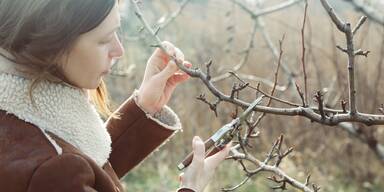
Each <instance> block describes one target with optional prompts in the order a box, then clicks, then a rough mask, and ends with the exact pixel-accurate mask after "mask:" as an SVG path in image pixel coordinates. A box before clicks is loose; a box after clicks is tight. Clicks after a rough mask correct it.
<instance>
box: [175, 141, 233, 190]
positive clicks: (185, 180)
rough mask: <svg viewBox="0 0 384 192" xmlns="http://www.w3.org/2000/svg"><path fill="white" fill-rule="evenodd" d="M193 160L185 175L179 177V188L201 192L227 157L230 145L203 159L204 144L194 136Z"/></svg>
mask: <svg viewBox="0 0 384 192" xmlns="http://www.w3.org/2000/svg"><path fill="white" fill-rule="evenodd" d="M192 147H193V160H192V162H191V164H190V165H189V167H188V168H187V170H186V171H185V173H182V174H181V175H180V181H181V187H182V188H189V189H193V190H194V191H196V192H202V191H203V190H204V188H205V187H206V186H207V184H208V183H209V181H210V180H211V178H212V176H213V174H214V172H215V169H216V167H217V166H218V165H219V164H220V162H222V161H223V160H224V159H225V157H227V155H228V153H229V150H230V148H231V144H228V145H227V146H225V148H224V149H222V150H221V151H219V152H217V153H216V154H214V155H212V156H209V157H207V158H205V147H204V142H203V140H201V138H200V137H198V136H195V137H194V138H193V140H192Z"/></svg>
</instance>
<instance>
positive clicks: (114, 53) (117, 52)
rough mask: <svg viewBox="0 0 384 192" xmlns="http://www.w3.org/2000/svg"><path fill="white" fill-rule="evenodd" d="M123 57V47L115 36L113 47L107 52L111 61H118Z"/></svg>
mask: <svg viewBox="0 0 384 192" xmlns="http://www.w3.org/2000/svg"><path fill="white" fill-rule="evenodd" d="M123 55H124V47H123V45H122V43H121V41H120V39H119V38H118V37H117V36H116V37H115V40H114V42H113V45H112V47H111V50H110V51H109V57H110V58H111V59H119V58H120V57H121V56H123Z"/></svg>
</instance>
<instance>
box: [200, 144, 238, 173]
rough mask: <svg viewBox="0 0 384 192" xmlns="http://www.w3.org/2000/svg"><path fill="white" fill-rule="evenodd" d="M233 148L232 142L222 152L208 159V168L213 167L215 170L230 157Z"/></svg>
mask: <svg viewBox="0 0 384 192" xmlns="http://www.w3.org/2000/svg"><path fill="white" fill-rule="evenodd" d="M231 147H232V142H230V143H229V144H227V145H226V146H225V147H224V148H223V149H222V150H221V151H219V152H217V153H216V154H214V155H212V156H210V157H208V158H207V159H206V166H208V167H211V168H212V169H215V168H216V167H217V166H218V165H219V164H220V162H222V161H223V160H224V159H225V158H226V157H227V156H228V154H229V151H230V149H231Z"/></svg>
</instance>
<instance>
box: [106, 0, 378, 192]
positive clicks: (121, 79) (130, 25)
mask: <svg viewBox="0 0 384 192" xmlns="http://www.w3.org/2000/svg"><path fill="white" fill-rule="evenodd" d="M184 2H185V1H177V0H157V1H143V2H142V4H143V5H142V7H143V10H142V11H143V12H144V14H145V17H146V18H147V19H148V21H149V22H150V23H151V24H154V26H153V27H154V28H156V27H157V26H162V25H163V24H164V23H166V21H167V20H168V18H170V17H171V15H172V14H173V13H175V12H177V11H178V10H179V9H180V8H182V9H181V11H180V13H179V14H177V15H176V17H175V18H174V19H173V20H172V21H171V22H170V23H169V24H167V25H166V26H165V27H164V28H162V29H161V30H160V31H159V36H161V37H162V39H164V40H167V41H170V42H172V43H173V44H175V45H176V46H178V47H179V48H180V49H181V50H182V51H183V52H184V54H185V56H186V59H187V60H189V61H191V62H192V63H193V64H194V65H195V66H196V67H200V68H204V66H202V64H204V63H205V62H206V61H207V60H209V59H212V60H213V65H212V75H213V76H217V75H220V74H225V73H226V72H227V71H228V70H231V69H233V67H234V66H236V65H237V64H238V63H239V62H240V61H241V60H242V59H243V58H244V54H246V53H245V52H244V50H247V48H248V47H249V42H250V39H251V38H253V43H252V47H251V49H249V55H248V59H247V60H246V62H245V63H244V65H243V66H242V67H241V68H240V69H239V70H238V73H241V74H248V75H252V77H257V78H259V79H257V81H252V80H251V79H248V80H247V81H248V82H250V83H251V84H252V85H254V86H256V85H257V83H258V82H260V78H261V79H264V80H270V81H272V82H273V78H274V73H275V70H276V65H275V64H276V63H277V58H276V56H274V55H273V53H272V52H271V43H272V44H273V45H274V46H275V48H277V49H278V44H279V40H280V39H281V38H282V36H283V35H285V40H284V44H283V47H282V49H283V50H284V55H283V58H282V59H283V62H284V64H285V65H286V66H287V68H289V69H290V70H291V72H292V74H291V75H292V77H293V78H294V79H295V81H296V82H297V83H298V84H300V85H301V86H303V73H302V67H301V54H302V53H301V52H302V45H301V32H300V30H301V28H302V23H303V15H304V3H303V2H304V1H302V2H300V3H298V4H295V5H294V6H290V7H287V8H285V9H283V10H280V11H277V12H274V13H271V14H268V15H265V16H262V17H260V18H261V19H262V22H259V24H258V26H257V30H255V31H254V19H252V18H251V17H250V16H249V14H247V13H246V12H245V11H244V10H243V9H241V8H240V7H239V6H238V5H236V4H235V3H234V2H233V1H230V0H226V1H223V0H191V1H189V2H187V3H186V4H185V6H184V5H183V3H184ZM240 2H242V3H244V5H247V7H249V8H250V9H252V10H255V11H257V10H261V8H260V7H259V6H260V4H257V1H251V0H247V1H240ZM258 2H259V3H261V4H262V7H271V6H274V5H278V4H280V3H284V2H285V1H284V0H269V1H261V0H260V1H258ZM329 2H330V3H331V4H332V6H333V7H334V8H335V10H336V11H337V13H338V14H339V15H340V16H341V17H342V18H345V20H348V21H351V22H352V23H353V24H356V22H357V21H358V20H359V18H360V16H361V15H363V13H366V12H364V11H366V10H364V9H362V6H361V5H363V8H369V9H368V10H370V11H372V10H373V11H374V13H375V14H377V15H378V16H379V19H380V18H381V19H382V18H383V17H384V16H383V15H384V13H383V12H382V11H381V10H384V3H383V2H382V1H380V0H376V1H374V0H371V1H368V0H366V1H357V0H345V1H341V0H333V1H331V0H330V1H329ZM308 4H309V5H308V12H307V22H306V26H305V32H306V34H305V45H306V49H307V51H306V55H305V57H306V67H307V78H308V93H309V98H310V99H309V103H311V104H314V103H315V102H314V101H313V100H312V99H311V98H312V96H313V95H314V94H315V92H316V91H317V90H322V91H324V92H325V95H324V97H325V98H324V99H325V103H326V105H327V106H331V107H335V108H339V109H340V108H341V106H340V101H341V100H342V99H347V98H348V89H347V88H348V85H347V83H348V82H347V78H348V76H347V70H346V68H347V65H346V63H347V57H346V56H345V54H343V53H342V52H340V51H339V50H338V49H337V48H336V47H335V46H336V45H345V37H344V35H343V34H342V33H340V32H339V31H338V30H337V28H336V27H335V25H334V24H333V23H332V21H331V20H330V18H329V16H328V15H327V13H326V12H325V11H324V8H323V7H322V6H321V3H320V1H317V0H309V1H308ZM121 9H122V16H123V20H122V30H121V33H120V37H121V39H122V41H123V44H124V47H125V50H126V54H125V56H124V57H123V58H122V60H121V61H119V63H118V64H116V65H115V66H114V69H113V72H112V74H111V75H110V76H108V77H107V79H106V81H107V84H108V87H109V91H110V93H111V97H112V99H113V101H114V103H115V107H116V106H118V104H120V103H122V102H123V101H124V100H125V99H126V98H128V97H129V96H130V94H131V93H132V92H133V90H134V89H135V88H138V87H139V85H140V83H141V80H142V79H141V78H142V76H143V73H144V69H145V65H146V60H147V59H148V57H149V56H150V55H151V53H152V52H153V50H154V48H153V47H150V46H149V45H150V44H153V43H154V42H153V39H152V37H151V36H150V35H149V34H147V33H145V31H144V30H143V29H142V24H141V23H140V21H139V20H138V19H137V18H136V16H135V14H134V10H133V8H132V6H131V4H130V1H125V2H124V4H123V5H122V7H121ZM368 13H369V12H368ZM380 16H381V17H380ZM381 21H384V19H383V20H381ZM260 23H262V24H260ZM355 47H356V48H363V49H364V50H369V51H370V54H369V56H368V57H367V58H365V57H358V58H356V66H355V67H356V76H357V77H356V86H357V89H358V97H357V106H358V108H359V110H360V111H362V112H366V113H377V112H378V110H377V109H378V108H379V106H380V104H381V103H383V102H382V100H381V98H382V97H383V96H384V92H383V90H382V89H381V87H382V86H384V84H383V82H382V81H383V79H382V77H381V74H382V72H383V69H382V68H383V67H382V65H383V64H384V23H380V20H379V22H378V21H374V19H370V18H369V19H368V21H367V22H366V23H365V24H364V25H363V26H362V28H361V29H360V31H359V33H358V34H357V35H356V36H355ZM281 70H282V69H281ZM233 81H234V79H233V78H226V79H224V80H222V81H218V82H217V83H216V85H217V87H219V88H220V89H221V90H223V91H226V92H230V90H231V88H232V85H233ZM288 81H289V80H288V75H287V74H284V73H282V74H281V75H279V79H278V84H279V85H281V86H282V87H284V86H287V85H288ZM260 88H261V89H264V90H270V89H271V87H270V86H268V85H267V84H266V83H261V84H260ZM201 93H206V96H207V99H208V100H212V101H213V100H214V99H215V98H214V96H212V95H210V94H209V91H208V90H207V88H206V87H205V86H204V85H203V84H202V83H201V82H200V81H199V80H198V79H191V80H189V81H188V82H187V83H185V84H183V85H182V86H179V87H178V88H177V89H176V91H175V94H174V96H173V98H172V100H171V102H170V103H169V106H171V107H172V108H173V109H174V110H175V111H176V112H177V114H178V115H179V117H180V119H181V121H182V124H183V129H184V130H183V132H180V133H178V134H177V135H175V136H174V137H173V138H172V139H171V140H170V141H169V142H167V143H166V144H165V145H164V146H162V147H161V149H160V150H159V151H157V152H155V153H153V154H152V155H151V156H149V157H148V158H147V159H146V160H145V161H144V162H143V163H142V164H141V165H140V166H138V167H136V168H135V169H134V170H132V171H131V172H130V173H128V174H127V175H126V176H125V177H124V179H123V180H124V183H125V184H126V185H127V186H129V189H131V190H132V191H133V190H134V191H159V192H161V191H171V190H172V189H175V188H177V186H178V174H179V172H178V170H177V168H176V165H177V164H178V163H179V162H180V160H182V158H183V157H184V156H185V155H186V154H187V153H188V152H189V151H190V150H191V141H192V137H193V136H194V135H199V136H201V137H203V138H208V137H209V136H210V135H212V134H213V133H214V131H215V130H217V129H218V128H219V127H220V126H221V125H223V124H225V123H227V122H229V121H230V120H231V113H232V112H233V111H234V109H235V107H234V106H233V105H230V104H224V103H223V104H220V105H219V106H218V116H217V117H216V116H215V114H214V113H213V112H212V111H210V110H209V107H208V106H207V105H206V104H204V103H203V102H201V101H198V100H197V99H196V97H197V96H199V95H200V94H201ZM295 94H296V95H295ZM242 95H243V97H244V98H252V97H254V93H253V92H252V91H248V92H247V91H246V92H244V93H242ZM276 95H277V96H282V97H284V98H285V99H287V100H289V101H294V102H297V103H300V99H298V98H297V93H294V92H288V91H277V93H276ZM273 104H274V105H275V106H279V105H280V104H279V103H273ZM354 126H358V127H361V128H360V129H359V130H361V131H362V132H363V133H364V137H368V136H370V137H373V138H375V139H376V140H377V141H378V142H380V141H381V143H384V127H383V126H379V125H377V126H370V127H367V126H362V125H360V124H355V125H354ZM258 129H260V130H261V134H260V136H259V137H258V138H257V139H256V140H254V143H252V145H253V146H254V147H253V149H252V150H254V151H252V152H253V153H254V154H255V156H257V157H260V158H261V159H263V158H264V157H265V156H266V154H267V152H268V150H269V149H270V147H271V145H272V143H273V142H274V141H275V139H276V138H277V137H278V136H279V135H281V134H284V135H285V140H284V146H288V147H289V146H293V147H294V152H293V153H291V154H290V155H289V156H288V157H287V158H286V159H285V160H284V161H283V162H282V164H281V167H282V169H284V171H285V172H286V173H287V174H289V175H291V176H293V177H295V178H297V179H298V180H301V181H305V179H306V177H307V175H308V174H309V173H310V174H311V175H312V181H313V182H315V183H316V184H318V185H319V186H321V188H322V189H321V190H322V191H346V192H352V191H356V192H357V191H384V183H383V182H382V181H383V180H384V172H383V171H381V170H384V169H383V168H384V159H380V158H379V157H378V156H377V155H376V154H375V152H374V151H373V150H372V149H371V148H370V146H369V145H370V144H369V143H368V144H367V143H366V142H364V141H363V142H362V141H361V140H360V139H358V138H356V137H355V136H353V135H351V134H350V133H348V132H347V131H345V130H344V129H343V128H340V127H338V126H324V125H320V124H318V123H312V122H310V121H309V120H308V119H305V118H302V117H296V116H295V117H286V116H276V115H268V116H266V117H265V118H264V119H263V120H262V122H261V124H260V125H259V126H258ZM383 150H384V149H383ZM268 176H270V174H261V175H257V176H256V177H252V179H251V180H249V181H248V182H247V184H246V185H245V186H243V187H242V188H239V189H238V191H273V190H272V189H271V187H272V186H274V183H273V182H271V181H268V180H266V179H265V178H266V177H268ZM243 177H244V173H243V171H242V168H241V167H240V166H239V165H238V164H237V163H235V162H232V161H227V162H224V163H223V164H222V165H221V166H220V168H219V170H218V172H217V174H216V176H215V178H214V180H213V182H211V184H210V185H209V186H208V187H207V189H206V191H208V192H209V191H219V190H220V189H221V188H222V187H225V186H231V185H234V184H236V183H238V182H240V181H241V180H242V178H243ZM290 190H291V191H294V189H292V188H288V191H290Z"/></svg>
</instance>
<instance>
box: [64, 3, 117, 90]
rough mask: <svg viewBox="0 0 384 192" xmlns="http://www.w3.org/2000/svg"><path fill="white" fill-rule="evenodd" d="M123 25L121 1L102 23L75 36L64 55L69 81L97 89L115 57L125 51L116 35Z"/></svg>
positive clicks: (65, 73) (79, 85)
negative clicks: (121, 24) (121, 22)
mask: <svg viewBox="0 0 384 192" xmlns="http://www.w3.org/2000/svg"><path fill="white" fill-rule="evenodd" d="M119 27H120V14H119V9H118V4H117V3H116V5H115V6H114V7H113V9H112V10H111V12H110V13H109V15H108V16H107V17H106V18H105V19H104V21H103V22H102V23H100V25H99V26H97V27H96V28H94V29H93V30H91V31H89V32H87V33H84V34H82V35H80V36H79V38H78V39H77V40H76V42H75V44H74V46H73V48H72V49H71V50H70V52H69V54H68V55H67V56H66V57H64V58H63V62H62V63H61V64H62V66H63V74H64V76H65V78H66V80H67V81H69V83H70V84H72V85H74V86H77V87H79V88H84V89H96V88H97V87H98V86H99V84H100V82H101V79H102V77H103V76H104V75H106V74H107V73H109V72H110V69H111V66H112V64H113V63H114V60H115V59H118V58H119V57H121V56H122V55H123V54H124V49H123V47H122V44H121V42H120V40H119V38H118V36H117V30H118V28H119Z"/></svg>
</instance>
